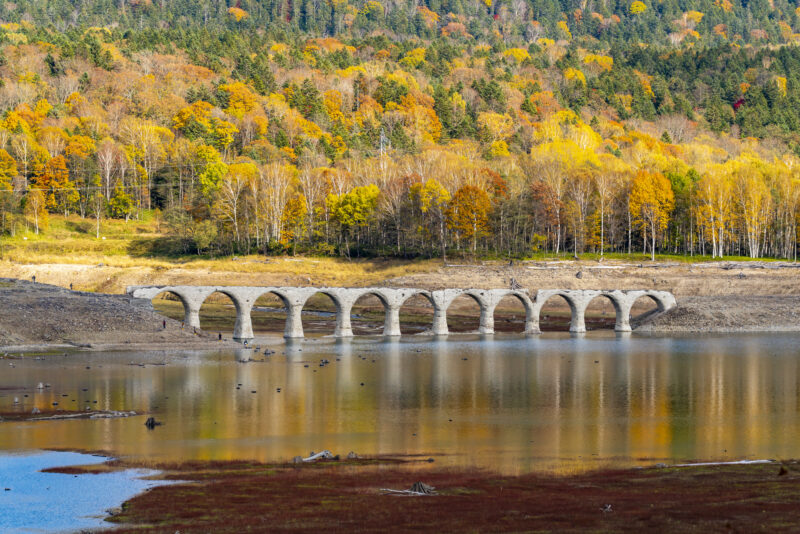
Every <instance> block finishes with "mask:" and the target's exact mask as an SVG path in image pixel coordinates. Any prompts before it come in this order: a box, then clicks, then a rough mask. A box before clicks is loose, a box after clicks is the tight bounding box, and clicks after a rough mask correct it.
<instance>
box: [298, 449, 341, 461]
mask: <svg viewBox="0 0 800 534" xmlns="http://www.w3.org/2000/svg"><path fill="white" fill-rule="evenodd" d="M334 458H335V456H334V455H333V453H332V452H331V451H328V450H324V451H322V452H318V453H316V454H314V451H311V456H309V457H308V458H303V461H304V462H316V461H317V460H333V459H334Z"/></svg>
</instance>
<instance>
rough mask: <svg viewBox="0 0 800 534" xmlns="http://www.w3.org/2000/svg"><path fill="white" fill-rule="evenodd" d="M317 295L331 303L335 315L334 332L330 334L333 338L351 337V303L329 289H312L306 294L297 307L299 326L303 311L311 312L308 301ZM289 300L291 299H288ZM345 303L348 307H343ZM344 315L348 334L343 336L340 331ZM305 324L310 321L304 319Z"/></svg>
mask: <svg viewBox="0 0 800 534" xmlns="http://www.w3.org/2000/svg"><path fill="white" fill-rule="evenodd" d="M319 295H323V296H325V297H327V298H328V299H329V300H330V301H331V303H333V307H334V314H335V319H336V326H335V327H334V331H333V332H332V334H333V335H334V336H336V337H349V336H352V335H353V333H352V330H350V325H349V322H350V321H349V319H350V308H351V306H352V301H350V302H347V301H346V299H345V298H343V295H342V294H341V293H340V292H338V291H335V290H332V289H329V288H314V289H313V290H310V291H308V293H307V295H306V296H305V298H304V299H303V301H302V303H301V304H300V305H299V307H300V322H301V324H302V323H303V318H302V313H303V311H305V312H309V311H311V309H309V301H310V300H311V299H314V298H316V297H318V296H319ZM290 300H291V297H290ZM348 300H349V299H348ZM345 303H347V304H349V305H347V306H345ZM321 312H322V313H324V310H322V311H321ZM345 315H346V316H347V321H346V323H347V325H346V330H348V332H346V333H344V335H343V334H342V332H341V330H342V329H343V327H344V324H345ZM306 322H307V323H308V322H310V319H306ZM303 330H304V331H305V326H304V327H303ZM301 337H303V336H301Z"/></svg>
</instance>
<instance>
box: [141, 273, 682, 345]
mask: <svg viewBox="0 0 800 534" xmlns="http://www.w3.org/2000/svg"><path fill="white" fill-rule="evenodd" d="M126 292H127V293H128V295H130V296H131V297H132V298H134V299H141V300H142V301H143V302H150V301H151V300H152V299H153V298H154V297H156V296H158V295H160V294H161V293H172V294H174V295H176V296H177V297H178V298H179V299H180V301H181V302H182V303H183V308H184V312H185V314H184V322H185V323H186V325H187V326H190V327H194V328H200V315H199V313H200V306H202V305H203V302H204V301H205V300H206V299H207V298H208V297H209V296H210V295H211V294H212V293H215V292H219V293H223V294H225V295H227V296H228V297H230V299H231V300H232V301H233V304H234V306H235V307H236V325H235V326H234V332H233V337H234V339H236V340H239V341H244V340H249V339H253V325H252V321H251V318H250V312H251V311H252V309H253V304H254V303H255V302H256V300H258V298H259V297H261V296H262V295H266V294H272V295H276V296H277V297H278V298H280V299H281V301H282V302H283V305H284V307H285V308H286V310H287V317H286V328H285V330H284V337H286V338H302V337H303V335H304V334H303V323H302V320H301V313H302V311H303V307H304V306H305V304H306V302H307V301H308V299H309V298H310V297H311V296H313V295H316V294H317V293H320V294H323V295H327V296H328V297H330V299H331V300H332V301H333V303H334V305H335V307H336V330H335V331H334V336H336V337H351V336H352V335H353V330H352V327H351V324H350V315H351V311H352V309H353V304H355V302H356V301H357V300H358V299H359V298H361V297H363V296H366V295H373V296H375V297H377V298H378V299H379V300H380V301H381V303H382V304H383V307H384V310H385V313H386V319H385V322H384V326H383V335H385V336H399V335H400V307H401V306H402V305H403V303H405V302H406V301H407V300H408V299H410V298H411V297H414V296H416V295H422V296H424V297H425V298H427V299H428V300H429V301H430V302H431V304H432V305H433V327H432V332H433V334H434V335H447V333H448V330H447V310H448V308H449V307H450V304H451V303H452V302H453V300H455V299H456V297H459V296H462V295H466V296H468V297H471V298H472V299H474V300H475V302H477V303H478V306H480V310H481V312H480V313H481V316H480V328H479V332H480V333H481V334H493V333H494V310H495V307H496V306H497V304H498V303H499V302H500V300H502V299H503V298H504V297H506V296H513V297H515V298H517V299H519V301H520V302H521V303H522V305H523V306H524V307H525V333H528V334H537V333H539V332H540V330H539V314H540V312H541V309H542V306H544V304H545V302H547V301H548V300H549V299H550V298H553V297H559V298H563V299H564V300H566V301H567V304H569V307H570V310H571V311H572V318H571V323H570V331H571V332H586V324H585V322H584V315H585V313H586V308H587V306H589V303H590V302H591V301H592V300H594V299H595V298H606V299H608V300H610V301H611V303H612V304H613V305H614V309H615V310H616V315H617V320H616V325H615V330H617V331H619V332H630V331H631V325H630V314H631V308H632V307H633V303H634V302H635V301H636V300H637V299H639V298H640V297H649V298H651V299H652V300H653V301H655V303H656V305H657V306H658V311H660V312H663V311H666V310H668V309H670V308H672V307H674V306H675V304H676V303H675V297H674V296H673V295H672V293H669V292H668V291H652V290H634V291H619V290H613V291H605V290H584V289H579V290H565V289H541V290H538V291H536V293H535V294H534V295H533V297H531V296H530V295H529V294H528V292H527V291H525V290H510V289H442V290H438V291H426V290H424V289H413V288H403V289H394V288H385V287H364V288H350V287H246V286H130V287H128V288H127V290H126Z"/></svg>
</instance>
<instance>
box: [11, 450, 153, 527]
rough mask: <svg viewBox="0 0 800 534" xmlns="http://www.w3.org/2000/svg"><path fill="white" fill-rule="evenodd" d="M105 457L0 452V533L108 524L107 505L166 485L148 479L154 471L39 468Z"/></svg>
mask: <svg viewBox="0 0 800 534" xmlns="http://www.w3.org/2000/svg"><path fill="white" fill-rule="evenodd" d="M106 460H107V458H103V457H97V456H90V455H87V454H76V453H73V452H53V451H48V452H41V451H39V452H35V453H30V454H8V453H0V486H2V487H1V488H0V532H3V533H5V534H17V533H19V534H30V533H35V532H66V531H70V532H74V531H77V530H78V529H89V528H98V527H102V526H104V524H105V526H108V523H104V518H105V517H106V510H107V509H108V508H111V507H115V506H119V504H120V503H121V502H122V501H124V500H126V499H129V498H130V497H133V496H134V495H136V494H137V493H139V492H141V491H144V490H145V489H147V488H151V487H153V486H156V485H158V484H164V482H156V481H152V480H144V479H143V478H142V477H145V476H148V475H152V474H153V472H152V471H145V470H126V471H117V472H113V473H102V474H97V475H80V476H75V475H68V474H63V473H42V472H41V471H42V470H43V469H48V468H52V467H67V466H72V465H91V464H96V463H102V462H105V461H106Z"/></svg>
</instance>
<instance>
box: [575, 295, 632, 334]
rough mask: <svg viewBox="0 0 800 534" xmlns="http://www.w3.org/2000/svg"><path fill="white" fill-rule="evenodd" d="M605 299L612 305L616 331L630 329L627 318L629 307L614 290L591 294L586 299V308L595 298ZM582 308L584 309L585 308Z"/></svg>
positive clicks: (628, 316)
mask: <svg viewBox="0 0 800 534" xmlns="http://www.w3.org/2000/svg"><path fill="white" fill-rule="evenodd" d="M598 299H600V300H605V301H608V302H610V303H611V305H612V306H613V307H614V330H616V331H618V332H625V331H629V330H630V326H627V330H626V326H625V325H628V320H629V318H630V309H629V308H628V307H627V306H626V305H625V304H626V303H625V302H624V298H623V296H620V295H618V294H617V293H616V292H613V291H600V292H599V293H597V294H595V295H591V296H590V297H589V298H588V299H587V301H586V308H588V307H589V306H590V305H591V304H592V302H594V301H596V300H598ZM586 308H584V310H585V309H586Z"/></svg>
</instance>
